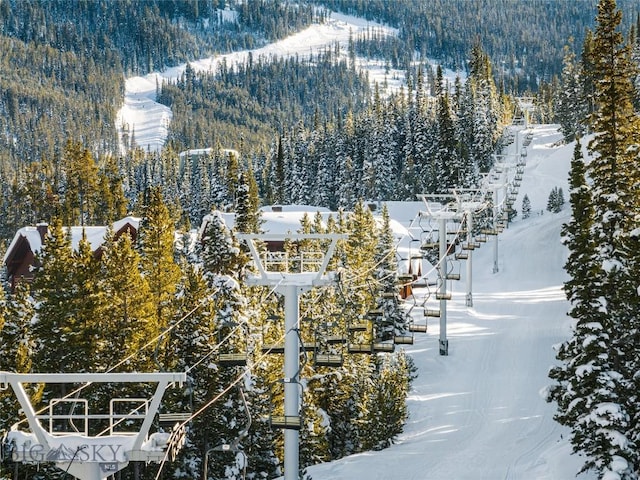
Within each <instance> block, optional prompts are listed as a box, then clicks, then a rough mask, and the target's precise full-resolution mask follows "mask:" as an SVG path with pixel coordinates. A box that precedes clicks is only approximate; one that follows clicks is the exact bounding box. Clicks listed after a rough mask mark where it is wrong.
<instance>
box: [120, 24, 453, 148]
mask: <svg viewBox="0 0 640 480" xmlns="http://www.w3.org/2000/svg"><path fill="white" fill-rule="evenodd" d="M367 29H375V30H376V31H377V32H378V33H379V34H380V35H388V36H391V35H397V33H398V31H397V29H395V28H391V27H388V26H385V25H381V24H379V23H375V22H369V21H367V20H365V19H362V18H359V17H355V16H352V15H343V14H340V13H337V12H332V13H331V15H330V16H329V19H328V21H327V22H326V23H323V24H313V25H311V26H309V27H307V28H306V29H304V30H302V31H300V32H297V33H295V34H293V35H291V36H289V37H287V38H284V39H282V40H280V41H277V42H274V43H270V44H268V45H266V46H264V47H261V48H257V49H254V50H242V51H238V52H232V53H228V54H224V55H216V56H213V57H209V58H203V59H196V60H194V61H192V62H190V65H191V67H192V68H193V69H194V70H195V71H199V72H200V71H205V72H216V70H217V69H218V67H219V66H220V65H221V64H222V63H223V62H224V63H226V65H227V66H228V67H232V66H234V65H237V64H241V63H245V62H246V61H247V59H248V58H249V55H250V54H251V55H252V57H253V58H254V59H257V58H259V57H264V58H274V57H277V58H283V57H284V58H288V57H298V58H308V57H309V56H310V55H311V54H313V55H316V54H318V53H320V52H322V51H324V50H325V49H327V48H331V49H333V48H334V47H335V44H336V43H337V44H339V45H340V49H341V55H342V56H344V57H345V58H346V57H347V46H348V42H349V36H351V35H352V36H353V37H354V38H356V37H357V36H358V35H359V34H361V33H362V32H364V31H366V30H367ZM356 63H357V68H359V69H360V70H362V71H366V72H367V75H368V77H369V81H370V82H371V83H372V84H374V83H378V84H379V85H380V86H381V88H383V87H385V86H386V88H387V91H396V90H398V89H400V87H406V78H405V77H406V73H405V72H404V71H403V70H396V69H392V68H388V66H386V65H385V62H383V61H382V60H365V59H362V58H357V59H356ZM185 69H186V64H182V65H179V66H177V67H173V68H168V69H166V70H163V71H162V72H153V73H150V74H149V75H146V76H142V77H139V76H137V77H131V78H128V79H126V81H125V95H124V101H123V105H122V107H121V108H120V110H119V111H118V114H117V116H116V130H117V131H118V136H119V139H120V143H121V145H120V147H121V150H122V151H124V150H125V148H124V143H123V142H122V139H123V136H124V135H125V134H127V135H128V136H129V137H130V138H131V137H135V144H136V145H137V146H139V147H140V148H143V149H144V150H149V151H153V152H156V151H160V150H161V149H162V147H163V145H164V143H165V141H166V139H167V135H168V132H169V126H170V124H171V120H172V118H173V113H172V112H171V109H170V108H169V107H167V106H165V105H162V104H160V103H157V102H156V91H157V88H158V87H159V86H161V85H162V83H163V82H164V81H175V80H176V79H178V78H180V76H181V75H182V74H183V73H184V71H185ZM443 73H444V76H445V78H447V79H449V80H451V84H452V85H453V82H454V79H455V77H456V72H452V71H450V70H447V69H445V71H444V72H443ZM460 75H461V76H462V77H464V74H463V73H460ZM201 147H203V146H202V145H191V146H190V148H201ZM228 147H230V148H235V147H237V146H234V145H228Z"/></svg>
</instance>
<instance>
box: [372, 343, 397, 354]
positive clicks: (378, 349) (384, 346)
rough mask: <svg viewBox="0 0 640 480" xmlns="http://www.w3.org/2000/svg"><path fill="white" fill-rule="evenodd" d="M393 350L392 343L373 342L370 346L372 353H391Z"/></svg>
mask: <svg viewBox="0 0 640 480" xmlns="http://www.w3.org/2000/svg"><path fill="white" fill-rule="evenodd" d="M395 348H396V346H395V344H394V343H393V342H375V343H374V344H373V345H372V350H373V353H392V352H393V351H394V350H395Z"/></svg>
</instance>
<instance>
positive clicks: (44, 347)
mask: <svg viewBox="0 0 640 480" xmlns="http://www.w3.org/2000/svg"><path fill="white" fill-rule="evenodd" d="M37 259H38V263H39V264H40V266H39V268H37V270H36V272H35V279H34V282H33V297H34V300H35V302H36V305H37V310H36V314H37V317H36V319H35V321H34V324H33V341H34V342H35V345H36V350H35V355H34V358H33V368H34V370H35V371H40V372H73V371H76V368H77V367H78V366H77V365H74V364H73V362H72V361H71V356H73V349H74V345H73V338H74V336H75V335H74V332H73V323H74V322H73V314H74V312H73V311H72V309H71V308H70V305H71V304H72V302H73V299H74V293H73V291H72V290H71V289H70V288H67V287H68V286H70V285H72V284H73V273H74V272H73V260H72V253H71V238H70V236H69V233H68V231H65V229H63V227H62V222H61V221H60V220H54V221H53V223H52V224H51V225H50V226H49V230H48V232H47V234H46V236H45V241H44V244H43V246H42V249H41V250H40V252H39V253H38V255H37Z"/></svg>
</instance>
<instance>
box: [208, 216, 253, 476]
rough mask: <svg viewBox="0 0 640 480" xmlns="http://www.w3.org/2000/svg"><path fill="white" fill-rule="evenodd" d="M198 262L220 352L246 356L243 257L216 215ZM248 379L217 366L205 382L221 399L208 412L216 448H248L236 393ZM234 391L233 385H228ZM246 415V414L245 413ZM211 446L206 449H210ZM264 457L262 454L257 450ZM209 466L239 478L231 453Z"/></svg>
mask: <svg viewBox="0 0 640 480" xmlns="http://www.w3.org/2000/svg"><path fill="white" fill-rule="evenodd" d="M201 257H202V262H203V267H204V278H205V281H206V282H207V284H208V285H209V288H210V289H211V290H212V295H211V298H212V301H213V304H214V308H215V312H216V313H215V315H214V319H213V322H214V328H215V332H216V333H215V334H216V338H217V342H218V352H219V353H243V352H244V353H245V354H246V353H247V346H248V335H249V319H248V317H247V313H246V312H247V301H246V299H245V298H244V296H243V292H242V291H241V288H240V284H239V283H238V280H239V278H240V274H241V270H242V269H241V265H242V263H243V257H242V255H241V252H240V248H239V246H238V244H237V242H236V241H235V239H234V238H233V236H232V234H231V231H230V230H229V229H228V228H227V227H226V225H225V223H224V220H223V219H222V217H221V216H220V215H219V214H213V215H211V216H210V217H209V219H208V222H207V225H206V226H205V231H204V234H203V237H202V253H201ZM244 375H248V374H247V373H246V372H244V371H243V368H242V367H241V366H229V365H223V364H220V365H218V368H217V371H215V378H214V379H213V381H212V382H210V384H209V388H210V390H209V391H210V392H211V393H212V394H214V395H220V396H221V398H220V401H218V402H216V403H214V404H213V405H212V406H211V409H210V414H209V415H210V416H209V427H215V428H214V431H215V432H216V437H217V440H216V441H217V442H218V443H219V444H232V443H233V442H236V443H238V448H240V449H242V450H246V449H248V448H249V442H248V439H247V440H245V437H246V435H248V431H247V428H248V426H249V423H250V421H251V420H250V416H248V415H247V413H246V411H245V409H244V408H243V406H244V401H243V400H242V395H243V394H239V388H244V385H245V381H244V380H239V379H240V378H241V377H242V376H244ZM234 384H235V385H236V386H235V387H232V386H233V385H234ZM249 415H250V414H249ZM212 446H215V445H210V446H209V447H212ZM260 453H261V454H262V455H264V452H260ZM209 462H210V463H209V468H210V470H211V472H212V475H222V476H225V477H226V478H241V471H240V470H239V469H238V466H237V463H236V458H235V457H234V456H233V455H231V456H229V455H226V456H220V455H218V456H217V457H215V458H213V457H212V458H211V459H210V461H209Z"/></svg>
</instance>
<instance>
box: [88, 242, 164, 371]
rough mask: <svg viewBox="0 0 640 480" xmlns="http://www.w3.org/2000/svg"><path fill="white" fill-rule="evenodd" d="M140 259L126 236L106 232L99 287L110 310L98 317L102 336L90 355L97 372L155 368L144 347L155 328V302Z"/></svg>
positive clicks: (147, 350)
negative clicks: (117, 366)
mask: <svg viewBox="0 0 640 480" xmlns="http://www.w3.org/2000/svg"><path fill="white" fill-rule="evenodd" d="M141 261H142V260H141V257H140V254H139V253H138V252H137V251H136V250H135V249H134V246H133V240H132V239H131V237H130V236H129V235H121V236H120V237H119V238H118V239H117V240H116V239H114V237H113V232H109V233H108V235H107V237H106V239H105V243H104V245H103V252H102V283H101V289H102V291H103V292H104V295H105V297H106V298H108V299H109V309H108V311H107V310H104V311H103V312H102V313H103V315H102V316H101V317H100V319H99V323H100V331H101V338H100V341H99V342H98V345H97V347H96V352H95V353H94V355H93V357H94V358H95V362H94V363H95V366H96V368H97V369H99V370H100V371H107V370H109V369H111V368H114V367H115V366H116V365H119V369H120V370H121V371H150V370H153V369H154V368H156V365H154V363H153V358H152V353H153V347H147V348H143V347H144V345H145V344H146V343H147V342H148V341H150V340H152V339H153V338H155V335H157V329H156V325H155V312H156V309H155V304H154V302H153V300H152V296H151V293H150V290H149V284H148V282H147V278H146V277H145V276H144V275H143V274H142V273H141V270H142V268H141V265H140V264H141ZM114 345H117V346H118V348H114ZM121 362H122V363H121Z"/></svg>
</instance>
